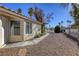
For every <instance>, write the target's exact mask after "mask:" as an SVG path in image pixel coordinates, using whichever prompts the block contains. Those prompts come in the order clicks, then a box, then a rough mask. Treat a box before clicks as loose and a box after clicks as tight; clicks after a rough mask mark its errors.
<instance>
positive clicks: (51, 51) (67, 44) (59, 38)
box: [27, 33, 79, 56]
mask: <svg viewBox="0 0 79 59" xmlns="http://www.w3.org/2000/svg"><path fill="white" fill-rule="evenodd" d="M27 48H28V52H29V53H28V54H27V55H28V56H76V55H79V47H78V45H77V43H76V42H74V41H73V40H71V39H70V38H67V37H66V36H65V35H63V34H61V33H57V34H56V33H50V34H49V36H47V37H46V38H45V39H43V40H42V41H41V42H39V43H38V44H37V45H31V46H27Z"/></svg>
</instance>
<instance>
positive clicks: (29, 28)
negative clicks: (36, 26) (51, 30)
mask: <svg viewBox="0 0 79 59" xmlns="http://www.w3.org/2000/svg"><path fill="white" fill-rule="evenodd" d="M31 33H32V23H29V22H26V34H31Z"/></svg>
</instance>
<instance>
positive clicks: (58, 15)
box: [0, 3, 74, 27]
mask: <svg viewBox="0 0 79 59" xmlns="http://www.w3.org/2000/svg"><path fill="white" fill-rule="evenodd" d="M0 5H3V6H5V7H7V8H10V9H11V10H14V11H17V9H18V8H21V9H22V12H23V14H24V15H25V16H29V15H28V9H29V8H30V7H35V6H36V7H38V8H41V9H42V10H43V11H44V13H45V15H47V14H48V13H51V12H53V19H51V20H50V22H49V24H47V25H46V26H47V27H49V25H50V27H55V26H56V25H58V23H59V22H61V21H63V24H62V25H63V26H66V27H67V26H68V25H69V24H68V23H67V20H70V21H72V24H73V23H74V20H73V18H72V17H71V16H70V14H69V12H70V10H71V6H68V7H63V6H61V4H58V3H49V4H48V3H0Z"/></svg>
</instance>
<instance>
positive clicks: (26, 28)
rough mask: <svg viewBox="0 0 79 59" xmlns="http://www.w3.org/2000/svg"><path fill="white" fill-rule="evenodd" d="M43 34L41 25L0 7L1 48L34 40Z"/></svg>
mask: <svg viewBox="0 0 79 59" xmlns="http://www.w3.org/2000/svg"><path fill="white" fill-rule="evenodd" d="M39 33H41V23H40V22H37V21H33V20H31V19H30V18H28V17H26V16H23V15H22V14H18V13H16V12H14V11H11V10H9V9H7V8H3V7H2V6H1V7H0V46H2V45H4V44H6V43H7V42H18V41H25V40H29V39H32V38H33V37H34V36H35V35H37V34H39Z"/></svg>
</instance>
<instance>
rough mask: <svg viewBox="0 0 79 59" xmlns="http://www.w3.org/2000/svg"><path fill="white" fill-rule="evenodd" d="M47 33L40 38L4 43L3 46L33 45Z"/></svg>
mask: <svg viewBox="0 0 79 59" xmlns="http://www.w3.org/2000/svg"><path fill="white" fill-rule="evenodd" d="M48 35H49V33H47V34H45V35H43V36H41V37H40V38H35V39H33V40H29V41H24V42H17V43H10V44H7V45H5V46H4V47H3V48H11V47H24V46H28V45H35V44H37V43H39V42H40V41H41V40H43V39H44V38H45V37H46V36H48Z"/></svg>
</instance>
